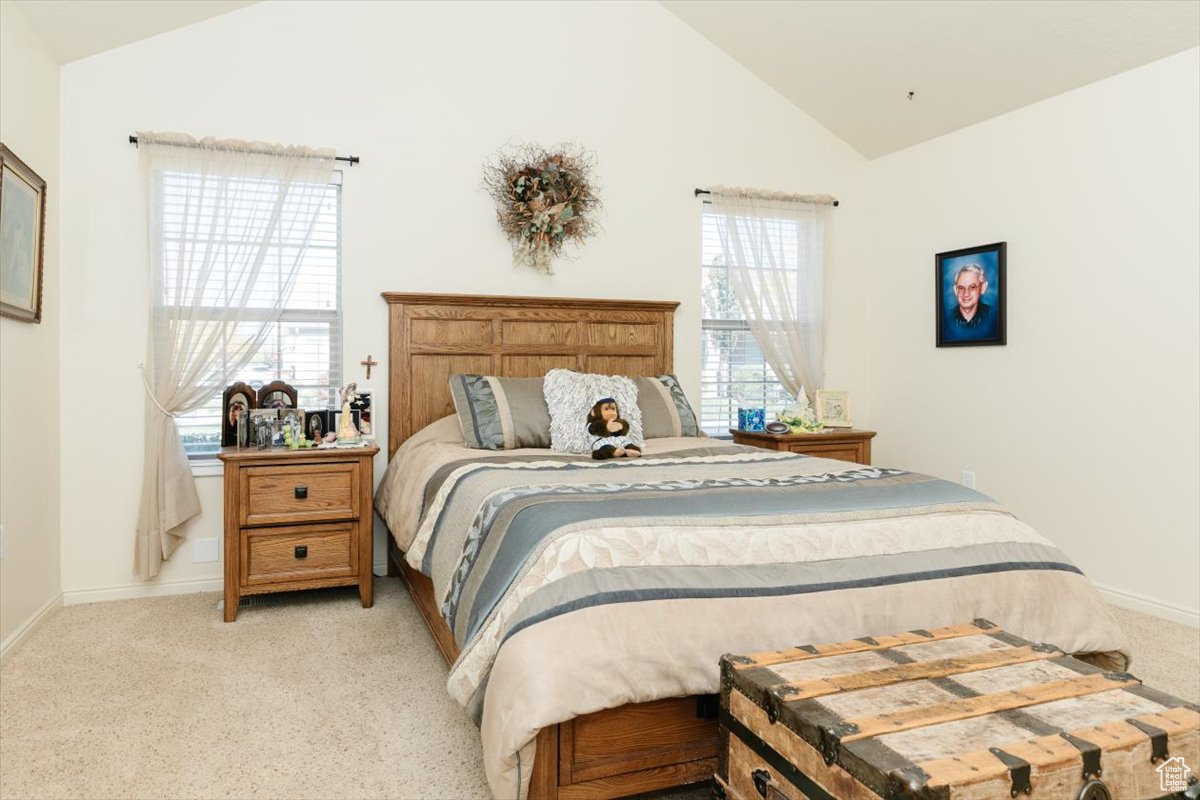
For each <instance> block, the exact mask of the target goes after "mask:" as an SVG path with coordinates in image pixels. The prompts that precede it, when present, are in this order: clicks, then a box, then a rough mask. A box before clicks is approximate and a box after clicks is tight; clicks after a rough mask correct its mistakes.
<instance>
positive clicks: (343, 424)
mask: <svg viewBox="0 0 1200 800" xmlns="http://www.w3.org/2000/svg"><path fill="white" fill-rule="evenodd" d="M357 390H358V384H357V383H348V384H346V387H345V388H344V389H342V418H341V421H340V422H339V423H338V430H337V438H338V441H339V442H357V441H358V428H356V427H355V426H354V415H353V413H351V411H350V404H351V403H352V402H354V400H355V399H357V398H358V391H357Z"/></svg>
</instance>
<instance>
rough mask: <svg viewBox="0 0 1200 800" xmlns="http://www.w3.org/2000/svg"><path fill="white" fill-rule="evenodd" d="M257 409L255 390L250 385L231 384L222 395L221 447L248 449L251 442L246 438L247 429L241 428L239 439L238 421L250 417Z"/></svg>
mask: <svg viewBox="0 0 1200 800" xmlns="http://www.w3.org/2000/svg"><path fill="white" fill-rule="evenodd" d="M255 408H256V404H255V393H254V388H253V387H252V386H250V384H248V383H231V384H229V385H228V386H226V387H225V391H224V392H223V393H222V394H221V409H222V413H221V446H222V447H230V446H232V445H237V446H239V447H248V446H249V444H250V442H249V439H248V437H247V436H246V431H247V427H246V426H245V425H243V426H242V427H241V431H242V434H241V439H240V440H239V438H238V430H239V429H238V420H239V419H240V418H242V417H247V418H248V417H249V416H250V412H251V411H252V410H254V409H255Z"/></svg>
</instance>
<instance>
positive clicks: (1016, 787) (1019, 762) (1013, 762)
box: [988, 747, 1033, 797]
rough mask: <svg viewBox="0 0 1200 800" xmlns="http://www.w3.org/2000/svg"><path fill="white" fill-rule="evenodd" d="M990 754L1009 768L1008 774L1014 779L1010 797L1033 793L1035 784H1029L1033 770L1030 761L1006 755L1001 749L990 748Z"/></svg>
mask: <svg viewBox="0 0 1200 800" xmlns="http://www.w3.org/2000/svg"><path fill="white" fill-rule="evenodd" d="M988 752H990V753H991V754H992V755H994V756H995V757H996V758H998V759H1000V760H1001V761H1003V762H1004V766H1006V767H1008V774H1009V775H1010V776H1011V777H1012V790H1011V791H1010V792H1009V793H1008V794H1009V796H1010V797H1016V796H1017V795H1019V794H1029V793H1030V792H1032V791H1033V784H1032V783H1030V782H1029V775H1030V772H1031V771H1032V770H1031V769H1030V766H1029V762H1028V761H1026V760H1025V759H1023V758H1017V757H1016V756H1014V755H1013V754H1012V753H1006V752H1004V751H1003V750H1001V749H1000V748H999V747H989V748H988Z"/></svg>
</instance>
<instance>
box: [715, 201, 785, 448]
mask: <svg viewBox="0 0 1200 800" xmlns="http://www.w3.org/2000/svg"><path fill="white" fill-rule="evenodd" d="M718 219H719V217H718V216H717V215H715V214H709V213H702V215H701V239H700V254H701V256H700V257H701V269H700V274H701V301H702V305H703V314H704V316H703V318H702V319H701V336H702V342H701V349H700V363H701V368H700V427H701V428H703V429H704V432H705V433H707V434H709V435H710V436H724V437H726V438H728V436H729V429H730V428H736V427H737V410H738V406H752V407H759V408H765V409H766V410H767V417H768V419H769V418H771V416H772V415H773V414H774V412H776V411H779V410H781V409H783V408H785V407H787V406H788V405H789V404H790V403H791V398H789V397H788V395H787V393H786V392H785V391H784V389H783V387H782V386H781V385H780V383H779V380H778V379H777V378H776V377H775V372H774V370H772V369H771V367H770V365H769V364H767V361H766V359H765V358H764V357H763V354H762V351H761V350H759V347H758V344H757V342H755V340H754V335H753V334H752V333H751V332H750V326H749V324H748V323H747V322H746V319H745V317H744V315H743V314H742V310H741V308H740V307H739V306H738V302H737V296H736V294H735V293H734V290H733V287H732V286H731V285H730V282H729V270H728V267H727V266H726V264H725V260H724V254H723V252H722V249H721V240H720V237H719V235H718V233H717V224H718ZM790 271H792V272H796V271H797V270H796V269H795V268H794V267H793V268H792V269H791V270H790Z"/></svg>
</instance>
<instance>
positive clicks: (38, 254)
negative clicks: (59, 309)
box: [0, 143, 46, 324]
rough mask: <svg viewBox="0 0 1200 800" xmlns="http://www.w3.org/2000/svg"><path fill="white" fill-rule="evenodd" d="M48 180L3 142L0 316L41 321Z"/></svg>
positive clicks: (0, 147) (0, 152)
mask: <svg viewBox="0 0 1200 800" xmlns="http://www.w3.org/2000/svg"><path fill="white" fill-rule="evenodd" d="M45 244H46V181H45V180H43V179H42V177H41V176H40V175H38V174H37V173H36V172H34V171H33V170H32V169H30V168H29V165H27V164H26V163H25V162H24V161H22V160H21V159H19V158H17V156H16V155H15V154H14V153H13V151H12V150H9V149H8V147H6V146H5V145H4V144H2V143H0V315H3V316H6V317H12V318H13V319H19V320H21V321H23V322H32V323H34V324H40V323H41V321H42V281H43V263H44V261H45Z"/></svg>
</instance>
